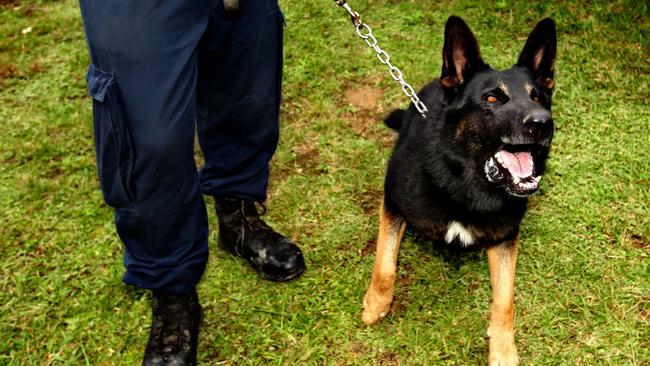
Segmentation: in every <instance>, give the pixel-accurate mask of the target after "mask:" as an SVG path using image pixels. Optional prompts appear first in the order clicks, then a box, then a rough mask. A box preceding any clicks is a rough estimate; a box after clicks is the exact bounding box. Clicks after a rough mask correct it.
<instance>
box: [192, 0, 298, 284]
mask: <svg viewBox="0 0 650 366" xmlns="http://www.w3.org/2000/svg"><path fill="white" fill-rule="evenodd" d="M239 5H240V9H239V11H238V12H236V13H232V12H226V11H225V10H224V8H223V6H222V4H221V2H219V6H218V7H217V9H215V13H214V14H213V19H212V20H213V22H212V23H211V24H210V26H209V28H208V32H207V33H206V38H205V39H204V42H203V43H202V44H201V47H200V50H199V82H198V83H199V84H198V85H199V89H198V120H197V121H198V131H199V142H200V144H201V149H202V150H203V154H204V156H205V166H204V167H203V169H202V171H201V187H202V190H203V193H204V194H206V195H210V196H214V197H215V199H216V203H217V214H218V216H219V245H220V246H221V247H223V248H225V249H227V250H229V251H230V252H231V253H233V254H235V255H238V256H240V257H243V258H245V259H247V260H248V261H249V262H250V263H251V264H252V266H253V268H254V269H255V270H256V271H257V272H258V273H259V274H260V275H262V276H263V277H265V278H268V279H272V280H276V281H286V280H290V279H292V278H295V277H297V276H299V275H300V274H301V273H303V272H304V271H305V263H304V259H303V256H302V253H301V252H300V249H299V248H298V247H297V246H296V245H295V244H293V243H291V242H290V241H289V240H287V239H286V238H284V237H283V236H282V235H280V234H277V233H276V232H274V231H273V230H272V229H271V228H270V227H268V225H266V224H265V223H264V222H263V221H262V220H261V219H259V215H258V213H257V209H256V207H255V202H263V201H264V200H265V198H266V188H267V182H268V178H269V161H270V160H271V157H272V156H273V153H274V152H275V149H276V147H277V143H278V134H279V131H278V119H279V110H280V94H281V83H282V31H283V29H282V28H283V23H284V19H283V16H282V13H281V12H280V9H279V7H278V3H277V0H257V1H245V2H244V1H242V2H240V4H239ZM242 233H243V235H242Z"/></svg>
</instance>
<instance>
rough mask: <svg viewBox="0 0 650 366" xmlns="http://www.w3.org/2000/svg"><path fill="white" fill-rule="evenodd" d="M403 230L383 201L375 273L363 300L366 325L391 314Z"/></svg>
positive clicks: (373, 272) (362, 316)
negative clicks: (389, 312)
mask: <svg viewBox="0 0 650 366" xmlns="http://www.w3.org/2000/svg"><path fill="white" fill-rule="evenodd" d="M405 228H406V224H405V223H404V220H403V219H402V218H401V217H399V216H396V215H393V214H391V213H390V212H388V210H387V209H386V207H385V206H384V204H383V200H382V205H381V213H380V216H379V235H378V236H377V256H376V258H375V269H374V270H373V271H372V281H371V282H370V287H369V288H368V291H367V292H366V296H365V297H364V298H363V313H362V314H361V319H362V320H363V322H364V323H366V324H374V323H376V322H377V320H379V318H383V317H385V316H386V314H388V311H389V310H390V303H391V302H392V301H393V294H394V293H395V277H396V271H397V252H398V250H399V244H400V241H401V240H402V235H403V234H404V229H405Z"/></svg>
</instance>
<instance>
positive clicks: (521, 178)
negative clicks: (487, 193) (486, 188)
mask: <svg viewBox="0 0 650 366" xmlns="http://www.w3.org/2000/svg"><path fill="white" fill-rule="evenodd" d="M484 170H485V175H486V177H487V179H488V181H490V182H492V183H500V184H501V185H502V186H503V188H504V189H505V190H506V192H508V193H509V194H510V195H513V196H516V197H527V196H530V195H531V194H533V193H535V192H537V190H538V189H539V181H540V180H541V179H542V176H541V175H538V176H536V175H535V161H534V159H533V153H531V145H507V146H505V147H503V149H502V150H499V151H497V152H496V153H495V154H494V155H493V156H491V157H490V158H489V159H488V160H487V161H486V162H485V165H484Z"/></svg>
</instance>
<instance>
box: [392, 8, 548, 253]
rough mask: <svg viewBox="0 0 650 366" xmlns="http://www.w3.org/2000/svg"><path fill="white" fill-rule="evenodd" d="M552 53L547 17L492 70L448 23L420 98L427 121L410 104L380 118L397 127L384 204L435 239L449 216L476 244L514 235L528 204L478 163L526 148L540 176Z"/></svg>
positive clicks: (466, 35) (453, 21) (457, 24)
mask: <svg viewBox="0 0 650 366" xmlns="http://www.w3.org/2000/svg"><path fill="white" fill-rule="evenodd" d="M555 52H556V35H555V24H554V23H553V21H552V20H551V19H548V18H547V19H544V20H542V21H541V22H540V23H539V24H538V25H537V27H535V29H534V30H533V31H532V33H531V34H530V36H529V38H528V41H527V42H526V45H525V47H524V49H523V51H522V53H521V55H520V57H519V60H518V62H517V64H516V65H515V66H513V67H512V68H510V69H507V70H503V71H498V70H493V69H492V68H490V66H489V65H488V64H486V63H485V62H484V61H483V60H482V58H481V56H480V51H479V47H478V43H477V41H476V39H475V38H474V35H473V34H472V32H471V30H470V29H469V27H468V26H467V25H466V24H465V22H464V21H463V20H462V19H460V18H458V17H454V16H452V17H450V18H449V20H448V21H447V24H446V27H445V43H444V47H443V60H444V62H443V69H442V74H441V77H440V79H438V80H435V81H433V82H431V83H430V84H428V85H427V86H425V87H424V88H423V89H422V90H421V91H420V92H419V93H418V95H419V96H420V98H421V99H422V101H423V102H424V104H425V105H426V106H427V108H428V109H429V112H428V113H427V117H426V119H424V118H423V117H422V116H421V115H420V114H419V113H418V112H417V110H416V109H415V107H414V106H413V105H411V106H410V108H409V109H408V110H407V111H403V110H397V111H394V112H393V113H392V114H391V115H390V116H389V117H388V118H387V120H386V124H387V125H388V126H389V127H391V128H394V129H396V130H399V139H398V141H397V145H396V146H395V150H394V152H393V155H392V157H391V159H390V162H389V165H388V172H387V175H386V181H385V205H386V208H387V209H388V210H389V211H390V212H391V213H393V214H396V215H399V216H401V217H403V218H404V219H405V220H406V221H407V223H408V224H409V225H411V226H414V227H416V228H417V229H419V230H421V231H422V232H424V233H425V234H427V235H428V236H430V237H432V238H433V239H442V238H444V233H445V231H446V229H447V225H448V224H449V223H450V222H451V221H452V220H454V221H458V222H460V223H462V224H464V225H468V226H471V227H472V228H473V229H474V231H475V233H476V234H477V235H476V236H477V238H476V239H477V243H478V244H496V243H499V242H501V241H503V240H507V239H511V238H512V237H514V236H515V235H516V234H517V232H518V230H519V224H520V223H521V220H522V218H523V216H524V213H525V212H526V205H527V199H526V198H525V197H518V196H517V195H513V193H512V192H513V190H512V189H509V183H507V182H506V181H504V182H503V183H498V182H497V183H494V182H491V181H489V180H488V179H487V178H486V173H485V171H484V166H485V164H486V161H487V160H488V159H490V158H491V157H493V156H494V155H495V153H497V152H498V151H500V150H507V151H512V152H515V151H519V150H525V149H527V150H528V151H530V152H531V156H532V157H533V161H534V171H535V176H541V175H542V174H543V172H544V169H545V165H546V158H547V156H548V153H549V149H550V143H551V140H552V137H553V121H552V118H551V113H550V110H551V96H552V88H553V86H554V82H553V72H554V70H553V64H554V60H555ZM495 100H496V102H495ZM510 185H512V184H510Z"/></svg>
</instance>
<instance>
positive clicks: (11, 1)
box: [0, 0, 20, 7]
mask: <svg viewBox="0 0 650 366" xmlns="http://www.w3.org/2000/svg"><path fill="white" fill-rule="evenodd" d="M18 5H20V2H19V1H18V0H0V6H6V7H10V6H18Z"/></svg>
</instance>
